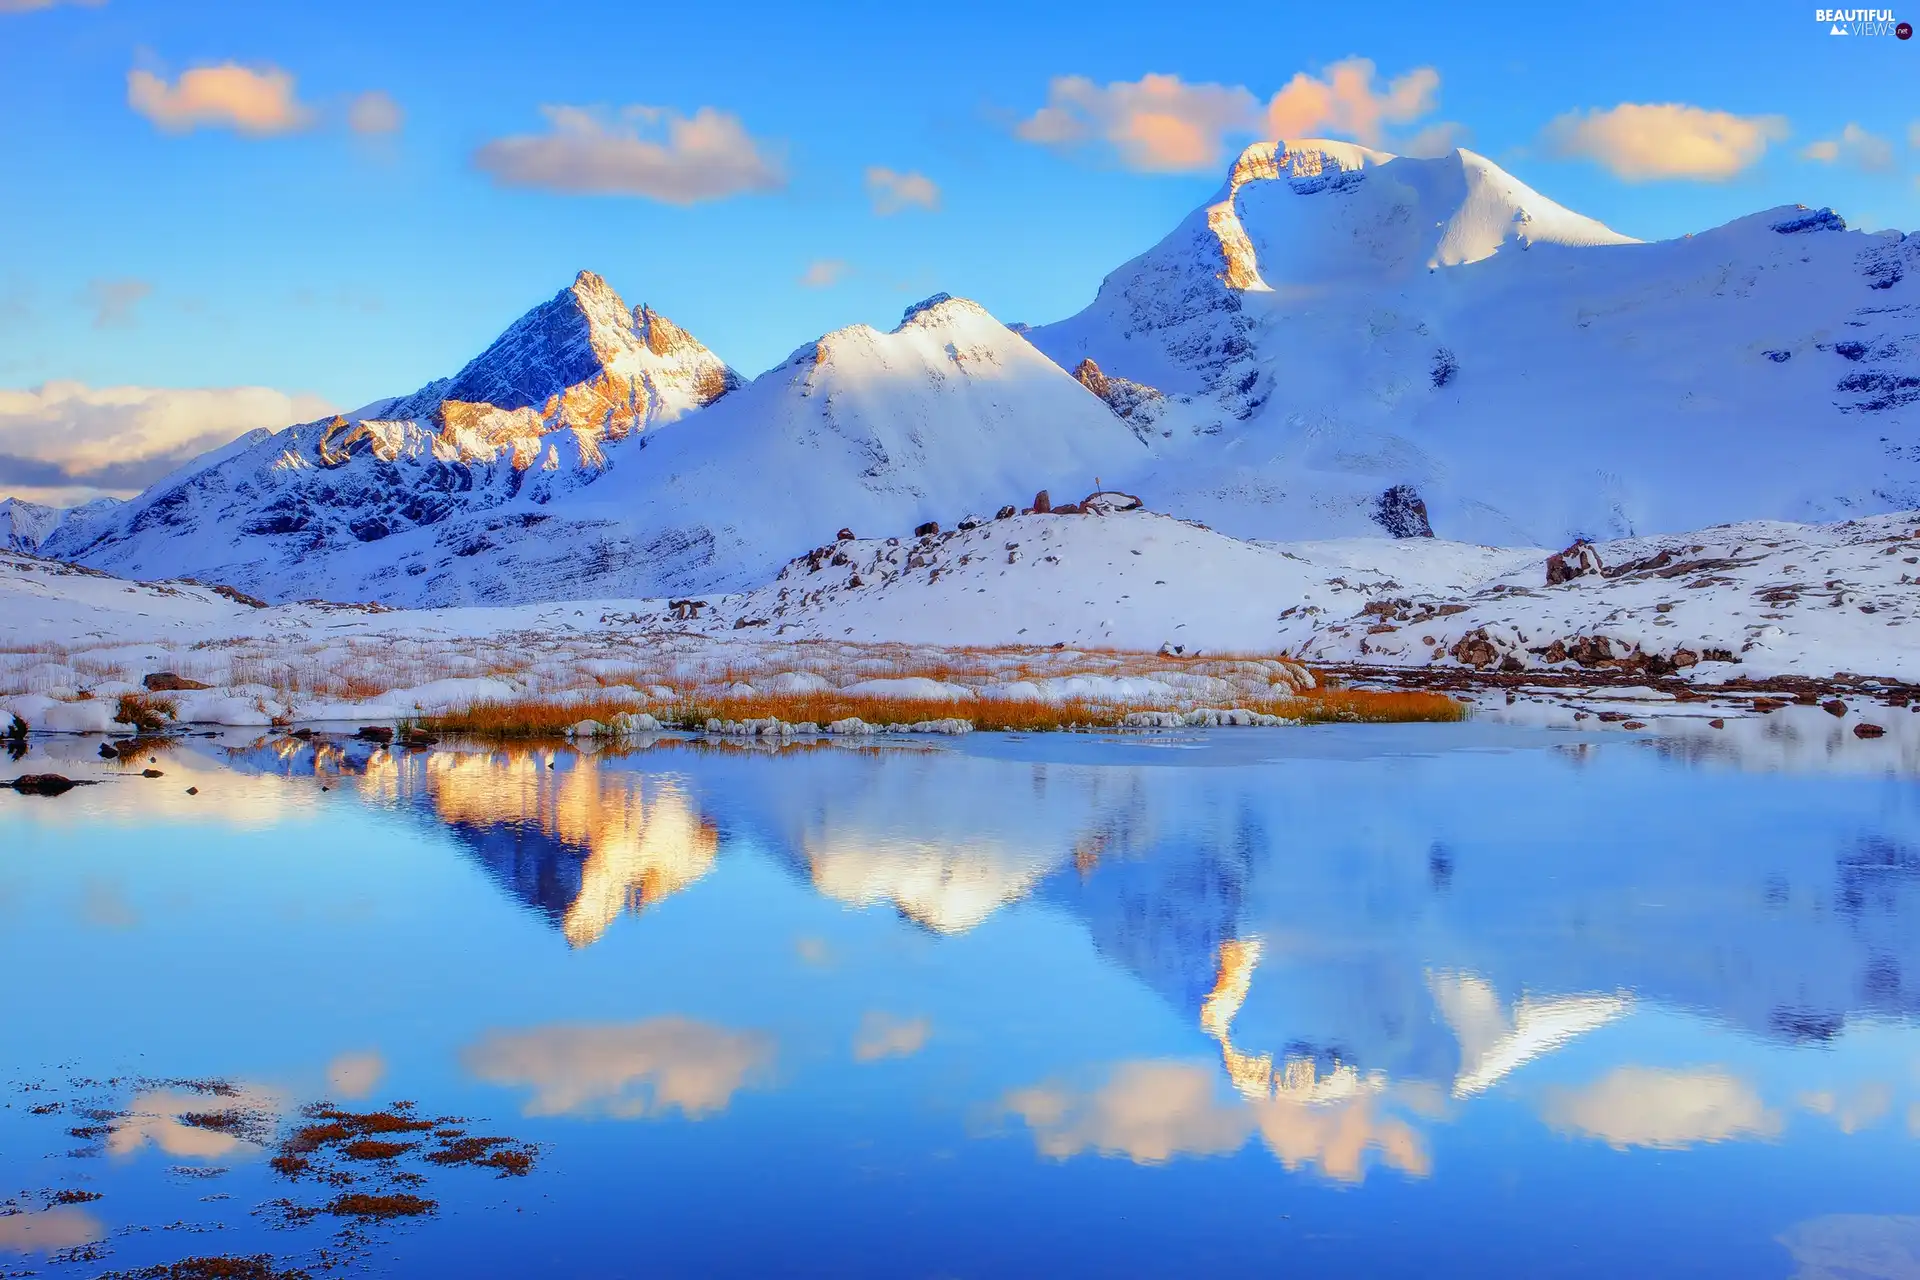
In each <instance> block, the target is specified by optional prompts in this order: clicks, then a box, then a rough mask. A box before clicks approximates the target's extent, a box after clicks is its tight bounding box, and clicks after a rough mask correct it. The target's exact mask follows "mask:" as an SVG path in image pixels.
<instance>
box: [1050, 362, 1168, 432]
mask: <svg viewBox="0 0 1920 1280" xmlns="http://www.w3.org/2000/svg"><path fill="white" fill-rule="evenodd" d="M1073 377H1074V381H1076V382H1078V383H1079V384H1080V385H1081V386H1083V387H1085V388H1086V389H1087V390H1089V391H1091V392H1093V394H1094V395H1096V396H1099V397H1100V398H1101V399H1102V400H1104V401H1105V402H1106V405H1107V407H1108V408H1109V409H1111V410H1113V411H1114V413H1116V414H1118V415H1119V416H1120V417H1122V418H1125V419H1126V420H1127V421H1128V422H1129V423H1131V424H1133V426H1134V427H1135V428H1136V429H1138V428H1145V427H1146V426H1148V425H1150V424H1151V423H1152V422H1153V421H1154V420H1155V419H1157V418H1159V416H1160V413H1161V411H1162V409H1164V408H1165V406H1166V399H1167V398H1166V397H1165V396H1164V395H1162V394H1161V393H1160V392H1159V391H1158V390H1157V389H1155V388H1153V387H1150V386H1148V385H1147V384H1146V383H1144V382H1135V381H1134V380H1133V379H1131V378H1122V377H1119V376H1117V375H1114V374H1108V373H1103V372H1101V370H1100V366H1099V365H1097V364H1095V363H1094V361H1093V357H1092V356H1088V357H1087V358H1086V359H1085V360H1082V361H1081V362H1080V364H1079V366H1078V367H1077V368H1075V369H1074V371H1073ZM1136 434H1138V431H1136Z"/></svg>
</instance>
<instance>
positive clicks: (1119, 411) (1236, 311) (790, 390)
mask: <svg viewBox="0 0 1920 1280" xmlns="http://www.w3.org/2000/svg"><path fill="white" fill-rule="evenodd" d="M1917 273H1920V237H1914V236H1902V235H1900V234H1899V233H1897V232H1885V233H1876V234H1867V233H1863V232H1859V231H1855V230H1850V229H1848V228H1847V226H1846V224H1845V222H1844V221H1843V220H1842V219H1841V218H1840V217H1838V216H1837V215H1835V214H1834V213H1832V212H1831V211H1830V210H1826V209H1808V208H1803V207H1794V206H1789V207H1785V208H1779V209H1772V210H1768V211H1765V212H1761V213H1757V214H1753V215H1750V216H1748V217H1745V218H1741V219H1738V220H1736V221H1734V222H1732V223H1729V224H1727V225H1725V226H1723V227H1719V228H1715V229H1713V230H1711V231H1706V232H1703V233H1701V234H1698V235H1694V236H1688V237H1683V238H1681V239H1677V240H1669V241H1661V242H1657V243H1640V242H1637V241H1634V240H1632V239H1630V238H1629V237H1626V236H1623V235H1620V234H1618V233H1616V232H1614V231H1612V230H1611V229H1609V228H1607V227H1605V226H1603V225H1602V224H1600V223H1598V222H1595V221H1593V220H1592V219H1589V218H1585V217H1582V216H1580V215H1579V214H1576V213H1573V212H1571V211H1569V210H1567V209H1565V208H1563V207H1562V206H1560V205H1558V204H1556V203H1554V202H1553V201H1552V200H1550V199H1547V198H1546V197H1544V196H1542V195H1540V194H1539V193H1537V192H1535V191H1533V190H1532V189H1531V188H1529V187H1527V186H1526V185H1525V184H1523V183H1521V182H1520V181H1519V180H1517V179H1516V178H1514V177H1512V176H1511V175H1509V174H1507V173H1505V172H1504V171H1503V170H1501V169H1500V168H1499V167H1498V166H1497V165H1495V164H1493V163H1492V162H1491V161H1489V160H1487V159H1486V158H1484V157H1482V156H1479V155H1476V154H1474V153H1472V152H1470V151H1464V150H1460V151H1454V152H1452V153H1450V154H1448V155H1445V156H1442V157H1439V158H1434V159H1421V158H1412V157H1403V156H1392V155H1389V154H1386V153H1384V152H1379V151H1374V150H1369V149H1367V148H1363V147H1359V146H1354V145H1351V144H1346V143H1339V142H1327V141H1304V142H1279V143H1262V144H1256V145H1255V146H1253V147H1250V148H1249V149H1248V150H1247V151H1246V152H1244V153H1243V154H1242V155H1241V156H1240V157H1239V158H1238V159H1237V160H1236V162H1235V163H1234V165H1233V167H1232V170H1231V171H1230V173H1229V175H1228V178H1227V181H1226V183H1225V184H1224V186H1223V187H1222V188H1221V190H1220V191H1219V192H1218V193H1217V194H1216V196H1215V197H1214V198H1213V199H1212V200H1210V201H1208V202H1207V203H1206V204H1205V205H1203V206H1202V207H1201V208H1199V209H1196V210H1195V211H1194V212H1193V213H1192V214H1190V215H1189V216H1188V217H1187V218H1186V219H1185V220H1183V221H1182V222H1181V224H1180V225H1179V226H1178V227H1176V228H1175V229H1174V230H1173V231H1172V233H1171V234H1169V235H1168V236H1167V237H1166V238H1165V239H1164V240H1162V241H1161V242H1160V243H1159V244H1157V245H1155V246H1154V247H1152V248H1151V249H1149V250H1148V251H1147V252H1145V253H1143V254H1142V255H1140V256H1139V257H1137V258H1135V259H1133V260H1132V261H1131V262H1128V263H1126V264H1124V265H1123V266H1121V267H1120V268H1119V269H1118V270H1116V271H1114V272H1113V273H1112V274H1111V275H1109V276H1108V277H1107V279H1106V280H1105V281H1104V282H1103V283H1102V285H1101V286H1100V289H1099V291H1098V293H1097V294H1096V296H1095V298H1094V300H1093V302H1092V303H1091V304H1090V305H1089V306H1088V307H1087V308H1086V309H1084V310H1083V311H1081V312H1079V313H1078V314H1076V315H1074V316H1071V317H1069V318H1067V319H1065V320H1061V321H1059V322H1057V323H1053V324H1047V325H1042V326H1038V327H1027V326H1023V325H1013V326H1009V325H1007V324H1003V323H1002V322H1000V321H999V320H997V319H995V318H994V317H993V316H992V315H990V314H989V313H988V312H987V311H986V310H985V309H984V308H982V307H980V306H978V305H976V304H974V303H972V302H969V301H966V300H964V299H958V298H950V297H947V296H945V295H936V296H935V297H934V298H930V299H928V300H927V301H925V302H923V303H920V304H917V305H915V306H914V307H911V308H909V309H908V310H907V312H906V314H905V315H904V316H903V317H902V319H901V322H900V323H899V325H897V326H896V327H895V328H894V329H892V330H891V331H888V332H880V331H878V330H876V329H873V328H869V327H867V326H865V325H854V326H851V327H849V328H845V329H841V330H837V331H835V332H833V333H829V334H827V335H825V336H823V337H821V338H819V339H817V340H815V341H813V342H810V343H808V344H806V345H805V346H803V347H801V348H800V349H798V350H797V351H796V352H795V353H794V354H793V355H792V356H790V357H789V358H788V359H787V360H786V361H785V362H783V363H782V364H780V365H779V366H777V367H775V368H774V369H771V370H769V371H767V372H766V373H763V374H761V375H760V376H759V377H757V378H754V379H752V380H751V381H748V380H745V379H743V378H741V377H740V376H739V375H738V374H737V373H736V372H735V371H734V370H733V369H731V368H730V367H729V366H728V365H727V364H725V363H724V362H723V361H722V360H721V359H720V358H719V357H718V356H716V355H715V354H714V353H713V352H711V351H709V350H708V349H707V348H706V347H705V346H704V345H702V344H701V343H700V342H699V341H698V340H697V339H695V338H694V337H693V336H692V335H690V334H688V333H686V332H685V331H683V330H681V329H680V328H678V327H677V326H675V325H674V324H673V323H672V322H671V321H669V320H667V319H666V318H665V317H664V316H661V315H660V314H659V313H657V312H655V311H653V310H652V309H651V308H649V307H645V306H642V307H635V308H629V307H628V306H627V304H626V303H625V302H624V301H623V300H621V299H620V298H619V296H618V295H617V294H615V292H614V291H613V290H612V289H611V288H610V287H609V286H608V285H607V284H606V282H605V281H604V280H602V279H601V278H600V277H598V276H596V275H593V274H592V273H589V272H582V273H581V274H580V276H579V277H578V278H577V279H576V280H575V281H574V282H573V283H572V284H571V285H570V286H569V287H567V288H566V289H563V290H561V291H560V292H559V293H558V294H557V295H556V296H555V297H554V298H553V299H552V300H550V301H548V302H546V303H543V304H542V305H540V306H539V307H536V308H535V309H534V310H532V311H530V312H529V313H527V315H525V316H524V317H522V318H521V319H520V320H518V321H516V322H515V323H514V324H513V325H512V326H511V327H509V328H508V329H507V331H506V332H505V333H503V334H502V335H501V337H500V338H499V339H498V340H496V341H495V342H494V343H493V344H492V345H491V346H490V347H488V348H487V350H486V351H484V352H482V353H481V354H480V355H479V356H477V357H476V358H475V359H474V360H473V361H471V362H470V363H469V364H468V365H467V366H466V367H465V368H464V369H462V370H460V371H459V372H458V373H456V374H455V375H453V376H452V377H450V378H445V379H441V380H438V381H435V382H432V383H430V384H428V385H427V386H425V387H423V388H421V389H419V390H418V391H415V392H413V393H412V394H410V395H405V396H400V397H396V398H392V399H388V400H383V401H378V402H376V403H374V404H371V405H368V406H366V407H365V408H363V409H361V410H358V411H356V412H354V413H350V414H343V415H340V416H337V417H334V418H332V419H328V420H323V421H319V422H312V423H305V424H301V425H298V426H293V427H288V428H286V429H284V430H281V431H278V432H269V431H266V430H260V431H255V432H251V433H249V434H248V435H246V436H244V437H242V438H241V439H239V440H237V441H235V442H233V443H232V444H230V445H228V446H226V447H224V448H222V449H219V450H216V451H214V452H212V453H210V454H207V455H205V456H203V457H201V458H198V459H196V460H194V461H193V462H191V463H190V464H188V465H187V466H185V467H183V468H181V469H180V470H178V471H176V472H175V473H174V474H172V475H170V476H168V477H166V478H165V479H163V480H161V481H160V482H159V483H157V484H155V485H153V486H151V487H150V488H149V489H147V490H146V491H145V492H144V493H142V494H140V495H138V496H137V497H136V498H134V499H132V500H130V501H128V502H124V503H113V502H105V503H93V504H88V506H86V507H82V508H76V509H73V510H71V511H67V512H54V511H51V510H49V509H46V508H35V507H32V506H30V505H28V504H20V503H6V504H0V538H4V539H6V545H7V546H8V547H10V548H11V549H15V550H28V551H33V552H36V553H38V554H41V555H44V556H49V557H55V558H59V559H65V560H70V561H73V562H76V563H79V564H83V565H87V566H90V567H94V568H98V569H103V570H106V571H109V572H112V573H116V574H121V575H124V576H129V577H138V578H147V579H154V578H173V577H194V578H198V579H202V580H208V581H217V582H222V583H227V584H231V585H232V586H235V587H238V588H240V589H241V590H243V591H247V592H250V593H253V594H256V595H260V596H263V597H266V598H269V599H274V600H285V599H298V598H307V597H318V598H324V599H335V600H347V599H351V600H373V601H379V602H382V603H388V604H406V605H443V604H459V603H508V602H523V601H529V600H540V599H555V598H568V597H583V596H599V597H612V596H657V595H661V594H669V593H687V592H698V591H713V590H729V589H739V588H746V587H751V586H754V585H757V584H758V583H760V582H763V581H765V580H766V579H767V578H769V577H770V576H771V575H772V573H773V572H774V571H775V570H777V569H778V568H779V567H780V566H781V565H782V564H783V563H785V562H786V561H787V560H788V559H789V558H791V557H792V556H794V555H796V554H798V553H801V552H803V551H805V550H806V548H808V547H810V546H817V545H821V544H825V543H828V542H830V541H832V540H834V538H835V536H836V534H837V531H838V530H840V529H842V528H846V529H849V530H852V531H854V532H856V533H859V534H861V535H862V536H875V535H878V536H887V535H903V534H906V533H908V532H910V531H912V530H913V529H914V527H915V526H917V525H920V524H922V523H923V522H926V521H943V522H947V523H948V524H949V525H950V524H951V523H953V522H955V521H958V520H960V519H961V518H963V517H965V516H968V515H991V514H992V513H994V512H995V511H996V510H997V509H1000V508H1002V507H1004V506H1009V505H1011V506H1015V507H1017V508H1025V507H1028V506H1032V505H1034V499H1035V496H1036V493H1037V491H1039V490H1043V489H1044V490H1049V491H1051V494H1052V496H1053V497H1054V498H1055V499H1056V500H1058V501H1060V502H1068V501H1072V500H1074V499H1077V498H1078V497H1079V496H1080V495H1081V494H1083V493H1086V492H1088V491H1089V490H1092V489H1094V488H1096V487H1105V488H1108V489H1114V488H1122V489H1125V490H1127V491H1129V492H1132V493H1137V494H1139V495H1141V496H1142V497H1143V498H1144V499H1145V500H1146V501H1147V503H1148V505H1150V506H1152V507H1153V508H1155V509H1157V510H1161V511H1165V512H1169V513H1171V514H1174V515H1178V516H1183V517H1187V518H1191V519H1196V520H1201V521H1204V522H1206V523H1207V524H1209V525H1210V526H1212V527H1214V528H1217V529H1219V530H1221V531H1222V532H1225V533H1228V534H1231V535H1233V536H1236V537H1241V538H1257V539H1296V538H1311V537H1326V536H1339V535H1352V534H1362V533H1372V534H1377V535H1379V536H1383V537H1384V536H1396V537H1406V536H1419V535H1423V534H1427V533H1436V534H1438V535H1440V536H1441V537H1445V538H1452V539H1458V540H1465V541H1474V542H1482V543H1489V544H1502V545H1530V546H1559V545H1563V544H1564V543H1566V542H1567V541H1570V540H1571V539H1573V538H1576V537H1589V538H1607V537H1624V536H1632V535H1644V534H1650V533H1659V532H1671V531H1676V530H1684V529H1694V528H1700V527H1703V526H1706V525H1711V524H1716V523H1723V522H1729V521H1735V520H1746V519H1760V518H1768V519H1793V520H1832V519H1842V518H1846V517H1849V516H1853V515H1865V514H1873V513H1879V512H1884V511H1890V510H1900V509H1906V508H1911V507H1920V432H1917V431H1916V427H1920V407H1916V406H1920V295H1916V289H1920V285H1916V284H1915V283H1914V281H1913V280H1912V279H1910V278H1909V277H1912V276H1914V275H1916V274H1917Z"/></svg>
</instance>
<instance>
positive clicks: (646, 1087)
mask: <svg viewBox="0 0 1920 1280" xmlns="http://www.w3.org/2000/svg"><path fill="white" fill-rule="evenodd" d="M773 1058H774V1043H773V1041H772V1039H771V1038H769V1037H767V1036H765V1035H762V1034H760V1033H759V1032H754V1031H730V1030H728V1029H727V1028H725V1027H717V1026H714V1025H712V1024H710V1023H705V1022H696V1021H694V1020H693V1019H691V1018H677V1017H669V1018H654V1019H652V1020H650V1021H646V1022H631V1023H621V1024H598V1025H562V1026H551V1027H535V1028H533V1029H531V1030H528V1031H495V1032H492V1033H490V1034H488V1035H486V1036H484V1037H482V1038H481V1039H480V1041H479V1042H478V1043H476V1044H474V1045H472V1046H470V1047H469V1048H468V1049H467V1050H466V1051H465V1053H464V1054H462V1059H463V1061H464V1062H465V1064H466V1067H467V1070H468V1072H469V1073H471V1074H472V1075H473V1076H475V1077H476V1078H478V1079H481V1080H484V1081H486V1082H487V1083H489V1084H496V1085H504V1086H507V1087H510V1088H531V1089H532V1090H533V1096H532V1097H531V1098H530V1099H528V1101H527V1104H526V1109H525V1114H527V1115H530V1116H558V1115H566V1116H578V1117H591V1116H610V1117H613V1118H615V1119H621V1120H640V1119H650V1118H654V1117H658V1116H662V1115H665V1114H666V1113H667V1112H669V1111H675V1110H677V1111H679V1112H681V1113H682V1114H683V1115H686V1116H687V1117H689V1118H691V1119H699V1118H700V1117H702V1116H705V1115H709V1114H711V1113H713V1112H717V1111H724V1110H725V1109H726V1108H727V1106H728V1104H729V1103H731V1102H732V1101H733V1095H734V1094H736V1093H738V1092H739V1091H740V1090H741V1089H743V1088H745V1087H746V1086H747V1085H749V1084H751V1083H753V1082H754V1081H756V1080H758V1079H760V1078H762V1077H764V1076H765V1075H766V1074H767V1072H768V1070H769V1069H770V1068H771V1067H772V1065H773Z"/></svg>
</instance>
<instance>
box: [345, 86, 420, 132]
mask: <svg viewBox="0 0 1920 1280" xmlns="http://www.w3.org/2000/svg"><path fill="white" fill-rule="evenodd" d="M406 119H407V113H406V112H405V111H403V110H401V107H400V104H399V103H398V102H395V101H394V100H393V95H392V94H390V93H386V92H384V91H382V90H379V89H369V90H367V91H366V92H365V93H362V94H357V95H355V97H354V99H353V101H352V102H350V103H349V104H347V127H348V128H349V129H351V130H353V131H354V132H355V133H361V134H379V133H398V132H400V126H401V125H403V124H405V123H406Z"/></svg>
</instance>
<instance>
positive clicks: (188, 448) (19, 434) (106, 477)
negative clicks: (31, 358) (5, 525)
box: [0, 382, 333, 506]
mask: <svg viewBox="0 0 1920 1280" xmlns="http://www.w3.org/2000/svg"><path fill="white" fill-rule="evenodd" d="M331 412H333V407H332V406H331V405H329V404H328V403H327V402H326V401H325V400H322V399H321V398H320V397H318V396H314V395H309V394H306V393H295V394H292V395H289V394H287V393H286V392H283V391H275V390H273V389H271V388H269V387H215V388H200V389H193V390H174V389H169V388H158V387H89V386H86V385H84V384H82V383H78V382H49V383H46V384H44V385H42V386H40V387H36V388H32V389H29V390H25V391H9V390H0V496H6V495H11V496H13V497H17V498H23V499H26V500H27V501H30V502H46V503H51V504H53V505H56V506H68V505H71V504H73V503H75V502H83V501H85V500H87V499H88V498H97V497H101V496H103V495H107V496H113V497H128V496H131V495H132V494H134V493H137V492H139V491H140V490H141V489H143V488H145V487H146V486H147V485H149V484H151V483H152V482H154V481H155V480H158V479H160V478H161V477H162V476H164V475H166V474H167V473H168V472H170V471H172V470H173V469H174V468H175V467H178V466H179V465H180V464H181V463H184V462H186V461H188V460H189V459H191V458H194V457H196V456H198V455H199V454H202V453H205V452H206V451H207V450H209V449H215V448H218V447H219V446H221V445H224V444H226V443H228V442H229V441H231V440H233V439H235V438H236V437H238V436H241V435H243V434H245V433H246V432H248V431H250V430H252V429H254V428H255V427H269V428H275V429H278V428H280V427H284V426H287V425H289V424H290V423H295V422H308V421H312V420H313V419H315V418H320V417H324V416H325V415H327V414H329V413H331Z"/></svg>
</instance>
